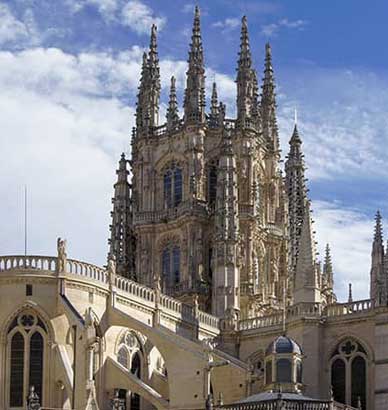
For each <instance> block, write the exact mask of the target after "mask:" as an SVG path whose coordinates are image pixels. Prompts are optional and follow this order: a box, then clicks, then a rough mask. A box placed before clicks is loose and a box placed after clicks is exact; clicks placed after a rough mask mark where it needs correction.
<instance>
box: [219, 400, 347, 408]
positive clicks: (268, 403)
mask: <svg viewBox="0 0 388 410" xmlns="http://www.w3.org/2000/svg"><path fill="white" fill-rule="evenodd" d="M336 404H337V403H332V402H330V401H317V400H306V399H304V400H300V401H297V400H287V399H283V398H279V399H272V400H264V401H260V402H248V403H236V404H230V405H224V406H214V407H213V408H214V409H219V410H221V409H225V410H226V409H227V410H278V409H282V410H336V409H348V410H352V409H353V407H349V406H347V407H344V408H343V407H336Z"/></svg>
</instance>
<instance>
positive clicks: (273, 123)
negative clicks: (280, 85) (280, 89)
mask: <svg viewBox="0 0 388 410" xmlns="http://www.w3.org/2000/svg"><path fill="white" fill-rule="evenodd" d="M261 117H262V123H263V135H264V138H265V139H266V141H267V143H268V146H269V148H270V149H271V151H273V152H275V153H277V152H278V150H279V135H278V126H277V119H276V94H275V78H274V74H273V67H272V50H271V46H270V44H269V43H267V44H266V45H265V64H264V78H263V85H262V95H261Z"/></svg>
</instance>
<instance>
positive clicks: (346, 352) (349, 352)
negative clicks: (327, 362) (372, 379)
mask: <svg viewBox="0 0 388 410" xmlns="http://www.w3.org/2000/svg"><path fill="white" fill-rule="evenodd" d="M367 363H368V362H367V353H366V351H365V348H364V347H363V346H362V345H361V344H360V343H359V342H357V341H356V340H353V339H351V338H349V339H346V340H344V341H343V342H341V343H339V344H338V345H337V347H336V348H335V350H334V352H333V354H332V356H331V384H332V387H333V395H334V399H335V400H336V401H338V402H340V403H343V404H347V405H351V406H353V407H357V406H358V400H359V399H360V400H361V405H362V409H363V410H368V400H367V390H366V386H367Z"/></svg>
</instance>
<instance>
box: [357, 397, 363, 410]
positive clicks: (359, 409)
mask: <svg viewBox="0 0 388 410" xmlns="http://www.w3.org/2000/svg"><path fill="white" fill-rule="evenodd" d="M361 409H362V404H361V397H360V396H358V397H357V410H361Z"/></svg>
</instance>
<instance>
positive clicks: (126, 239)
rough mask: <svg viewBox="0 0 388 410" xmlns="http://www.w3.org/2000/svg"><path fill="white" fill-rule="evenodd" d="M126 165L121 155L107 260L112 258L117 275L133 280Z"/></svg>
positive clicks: (129, 193) (130, 216) (130, 209)
mask: <svg viewBox="0 0 388 410" xmlns="http://www.w3.org/2000/svg"><path fill="white" fill-rule="evenodd" d="M127 163H128V161H127V160H126V158H125V155H124V153H123V154H122V155H121V158H120V161H119V168H118V170H117V171H116V173H117V182H116V183H115V185H114V197H113V198H112V203H113V211H112V212H111V216H112V224H111V225H110V227H109V228H110V232H111V237H110V239H109V241H108V243H109V253H108V260H109V259H110V258H112V257H113V258H114V259H115V261H116V270H117V273H118V274H119V275H122V276H125V277H128V278H132V279H133V278H134V277H135V265H134V263H135V262H134V258H135V241H134V235H133V230H132V212H133V210H132V200H131V194H132V193H131V186H130V184H129V182H128V175H129V172H128V169H127Z"/></svg>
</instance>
